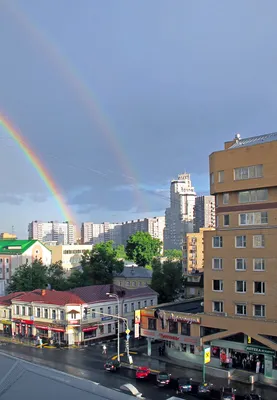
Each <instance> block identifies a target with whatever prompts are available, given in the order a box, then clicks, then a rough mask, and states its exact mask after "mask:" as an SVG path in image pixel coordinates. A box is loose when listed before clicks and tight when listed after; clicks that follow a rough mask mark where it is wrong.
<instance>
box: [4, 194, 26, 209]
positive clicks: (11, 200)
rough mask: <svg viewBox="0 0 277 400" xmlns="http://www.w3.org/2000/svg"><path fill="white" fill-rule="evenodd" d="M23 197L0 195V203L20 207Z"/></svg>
mask: <svg viewBox="0 0 277 400" xmlns="http://www.w3.org/2000/svg"><path fill="white" fill-rule="evenodd" d="M23 201H24V199H23V197H20V196H17V195H14V194H8V193H7V194H0V203H7V204H12V205H16V206H20V205H21V204H22V203H23Z"/></svg>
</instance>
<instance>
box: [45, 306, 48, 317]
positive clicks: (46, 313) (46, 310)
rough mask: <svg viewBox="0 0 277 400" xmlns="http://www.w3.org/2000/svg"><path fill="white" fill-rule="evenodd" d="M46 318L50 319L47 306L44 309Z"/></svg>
mask: <svg viewBox="0 0 277 400" xmlns="http://www.w3.org/2000/svg"><path fill="white" fill-rule="evenodd" d="M44 318H45V319H48V309H47V308H45V309H44Z"/></svg>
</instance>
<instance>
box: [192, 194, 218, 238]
mask: <svg viewBox="0 0 277 400" xmlns="http://www.w3.org/2000/svg"><path fill="white" fill-rule="evenodd" d="M194 226H195V232H199V230H200V228H215V197H214V196H198V197H196V199H195V208H194Z"/></svg>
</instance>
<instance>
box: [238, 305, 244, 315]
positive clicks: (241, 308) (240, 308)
mask: <svg viewBox="0 0 277 400" xmlns="http://www.w3.org/2000/svg"><path fill="white" fill-rule="evenodd" d="M236 314H237V315H246V304H236Z"/></svg>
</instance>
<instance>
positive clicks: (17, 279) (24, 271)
mask: <svg viewBox="0 0 277 400" xmlns="http://www.w3.org/2000/svg"><path fill="white" fill-rule="evenodd" d="M47 284H48V268H47V267H46V266H45V265H43V263H42V262H41V261H40V260H35V261H34V262H33V263H32V264H28V263H26V264H24V265H21V266H20V267H18V268H17V269H16V270H15V273H14V274H13V275H12V277H11V282H10V284H9V286H8V292H9V293H12V292H28V291H31V290H35V289H45V288H46V286H47Z"/></svg>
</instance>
